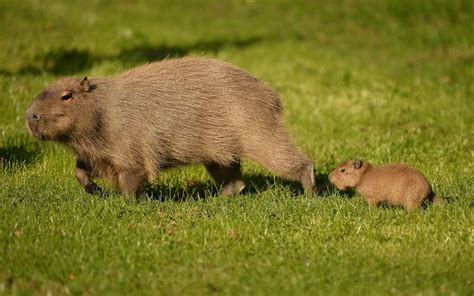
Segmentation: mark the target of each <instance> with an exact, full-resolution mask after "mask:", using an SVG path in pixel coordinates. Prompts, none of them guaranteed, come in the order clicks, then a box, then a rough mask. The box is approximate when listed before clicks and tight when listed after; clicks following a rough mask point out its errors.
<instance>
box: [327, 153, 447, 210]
mask: <svg viewBox="0 0 474 296" xmlns="http://www.w3.org/2000/svg"><path fill="white" fill-rule="evenodd" d="M329 180H330V181H331V183H332V184H334V185H335V186H336V187H337V188H338V189H340V190H347V189H349V188H354V189H355V190H356V191H357V192H359V193H360V194H361V195H362V196H363V197H364V198H365V199H366V200H367V202H368V203H369V205H375V206H376V205H378V204H379V203H381V202H387V203H388V204H390V205H402V206H404V207H405V208H406V209H407V210H413V209H415V208H417V207H419V206H420V205H422V203H423V202H425V201H431V202H441V200H440V199H439V198H437V197H436V195H435V194H434V192H433V190H432V189H431V185H430V183H429V182H428V180H427V179H426V177H425V176H423V174H422V173H421V172H420V171H418V170H416V169H414V168H412V167H409V166H407V165H405V164H395V163H394V164H385V165H381V166H378V167H375V166H373V165H372V164H371V163H369V162H365V161H362V160H358V159H357V160H348V161H345V162H343V163H341V164H340V165H339V166H338V167H337V168H336V169H335V170H334V171H332V172H331V173H330V174H329Z"/></svg>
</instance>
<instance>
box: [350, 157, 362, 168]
mask: <svg viewBox="0 0 474 296" xmlns="http://www.w3.org/2000/svg"><path fill="white" fill-rule="evenodd" d="M362 164H363V161H362V160H361V159H356V160H354V161H353V162H352V167H353V168H354V169H356V170H358V169H360V168H361V167H362Z"/></svg>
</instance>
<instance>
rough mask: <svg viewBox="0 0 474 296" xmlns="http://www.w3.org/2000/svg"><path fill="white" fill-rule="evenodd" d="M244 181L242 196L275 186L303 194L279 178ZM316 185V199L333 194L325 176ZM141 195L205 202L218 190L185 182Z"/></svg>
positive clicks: (159, 186) (255, 176) (154, 187)
mask: <svg viewBox="0 0 474 296" xmlns="http://www.w3.org/2000/svg"><path fill="white" fill-rule="evenodd" d="M244 179H245V184H246V186H245V188H244V190H243V191H242V193H241V194H243V195H253V194H260V193H262V192H264V191H266V190H269V189H272V188H275V187H277V186H282V187H284V188H285V189H287V190H289V191H290V193H291V194H292V195H293V196H300V195H303V194H305V193H304V190H303V188H302V187H301V185H300V184H299V183H298V182H292V181H287V180H285V179H282V178H280V177H274V176H265V175H258V174H251V175H244ZM316 184H317V191H316V196H315V197H316V198H317V197H327V196H329V195H332V194H333V193H334V192H335V189H334V187H333V186H332V185H331V184H330V183H329V180H328V177H327V174H319V175H317V176H316ZM143 193H144V196H145V198H149V199H153V200H159V201H167V200H172V201H176V202H183V201H186V200H199V199H203V200H207V199H209V198H212V197H216V196H219V188H218V187H217V186H216V185H215V184H214V182H212V181H208V182H200V181H193V180H187V181H186V182H185V184H183V185H168V184H165V183H160V182H158V183H153V184H149V185H147V186H146V187H145V189H144V191H143ZM340 195H342V196H343V197H346V198H350V197H352V196H353V195H354V192H351V191H349V192H341V193H340Z"/></svg>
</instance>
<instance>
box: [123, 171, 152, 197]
mask: <svg viewBox="0 0 474 296" xmlns="http://www.w3.org/2000/svg"><path fill="white" fill-rule="evenodd" d="M145 181H146V176H145V175H144V174H143V173H140V172H138V171H134V170H130V171H122V172H120V173H119V174H118V185H119V189H120V191H121V192H122V194H123V195H125V198H126V199H133V198H135V197H138V196H139V195H140V189H141V187H142V185H143V184H144V183H145Z"/></svg>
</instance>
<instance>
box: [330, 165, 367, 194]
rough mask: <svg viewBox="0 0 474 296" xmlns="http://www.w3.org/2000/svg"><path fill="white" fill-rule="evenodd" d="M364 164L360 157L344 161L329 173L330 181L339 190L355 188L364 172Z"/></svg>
mask: <svg viewBox="0 0 474 296" xmlns="http://www.w3.org/2000/svg"><path fill="white" fill-rule="evenodd" d="M364 165H365V163H364V161H362V160H360V159H355V160H347V161H344V162H343V163H341V164H340V165H339V166H338V167H337V168H336V169H335V170H334V171H332V172H331V173H330V174H329V181H330V182H331V183H332V184H333V185H334V186H336V187H337V189H339V190H347V189H349V188H354V187H356V186H357V185H358V184H359V181H360V178H361V176H362V175H363V173H364V170H363V167H364Z"/></svg>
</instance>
